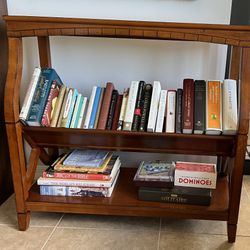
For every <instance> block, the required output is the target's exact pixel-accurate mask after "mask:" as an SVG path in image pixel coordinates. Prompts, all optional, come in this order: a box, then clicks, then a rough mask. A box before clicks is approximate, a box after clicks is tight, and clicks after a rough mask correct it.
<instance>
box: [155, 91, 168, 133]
mask: <svg viewBox="0 0 250 250" xmlns="http://www.w3.org/2000/svg"><path fill="white" fill-rule="evenodd" d="M166 100H167V90H161V94H160V101H159V109H158V114H157V120H156V128H155V132H162V131H163V123H164V118H165V117H166Z"/></svg>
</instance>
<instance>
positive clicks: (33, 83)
mask: <svg viewBox="0 0 250 250" xmlns="http://www.w3.org/2000/svg"><path fill="white" fill-rule="evenodd" d="M40 73H41V68H39V67H36V68H35V69H34V72H33V74H32V77H31V80H30V82H29V87H28V90H27V92H26V94H25V98H24V101H23V105H22V108H21V112H20V114H19V118H20V120H21V121H23V122H24V123H25V121H26V119H27V116H28V113H29V109H30V105H31V102H32V99H33V96H34V93H35V90H36V86H37V84H38V80H39V76H40Z"/></svg>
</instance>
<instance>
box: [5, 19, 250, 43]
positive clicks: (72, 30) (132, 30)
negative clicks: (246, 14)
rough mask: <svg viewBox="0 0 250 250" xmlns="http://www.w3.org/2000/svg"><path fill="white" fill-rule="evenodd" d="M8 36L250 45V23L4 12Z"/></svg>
mask: <svg viewBox="0 0 250 250" xmlns="http://www.w3.org/2000/svg"><path fill="white" fill-rule="evenodd" d="M4 20H5V21H6V23H7V30H8V36H9V37H32V36H87V37H88V36H89V37H115V38H137V39H157V40H184V41H199V42H208V43H217V44H228V45H234V46H244V47H250V27H249V26H236V25H222V24H193V23H192V24H191V23H168V22H150V21H125V20H103V19H80V18H60V17H34V16H5V17H4Z"/></svg>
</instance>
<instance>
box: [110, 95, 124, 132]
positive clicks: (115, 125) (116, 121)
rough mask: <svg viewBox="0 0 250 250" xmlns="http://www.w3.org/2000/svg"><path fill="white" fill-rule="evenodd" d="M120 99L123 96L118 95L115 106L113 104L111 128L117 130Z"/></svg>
mask: <svg viewBox="0 0 250 250" xmlns="http://www.w3.org/2000/svg"><path fill="white" fill-rule="evenodd" d="M122 99H123V96H122V95H118V97H117V102H116V106H115V113H114V118H113V122H112V127H111V129H112V130H117V128H118V122H119V115H120V111H121V105H122Z"/></svg>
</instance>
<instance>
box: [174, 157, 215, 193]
mask: <svg viewBox="0 0 250 250" xmlns="http://www.w3.org/2000/svg"><path fill="white" fill-rule="evenodd" d="M216 179H217V173H216V164H213V163H197V162H181V161H177V162H176V164H175V177H174V185H175V186H186V187H198V188H211V189H215V188H216Z"/></svg>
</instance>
